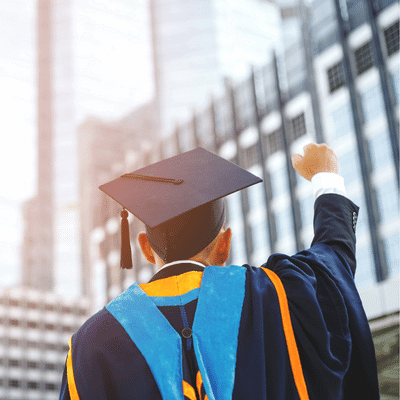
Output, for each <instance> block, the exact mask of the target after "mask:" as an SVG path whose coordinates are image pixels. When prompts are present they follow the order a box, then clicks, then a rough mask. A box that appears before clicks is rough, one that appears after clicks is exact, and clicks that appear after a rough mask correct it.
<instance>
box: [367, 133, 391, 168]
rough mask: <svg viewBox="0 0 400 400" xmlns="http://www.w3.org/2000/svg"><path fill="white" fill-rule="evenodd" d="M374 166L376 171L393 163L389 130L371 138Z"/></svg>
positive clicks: (370, 144) (370, 146)
mask: <svg viewBox="0 0 400 400" xmlns="http://www.w3.org/2000/svg"><path fill="white" fill-rule="evenodd" d="M369 150H370V153H371V162H372V168H373V169H374V171H376V170H379V169H382V168H384V167H387V166H388V165H390V164H391V163H393V157H392V152H391V145H390V141H389V132H387V131H385V132H383V133H381V134H380V135H377V136H375V137H373V138H372V139H370V140H369Z"/></svg>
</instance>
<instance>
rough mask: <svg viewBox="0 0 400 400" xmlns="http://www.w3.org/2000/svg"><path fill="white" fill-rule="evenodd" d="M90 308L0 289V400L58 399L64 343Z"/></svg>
mask: <svg viewBox="0 0 400 400" xmlns="http://www.w3.org/2000/svg"><path fill="white" fill-rule="evenodd" d="M89 309H90V304H89V302H88V301H87V300H85V299H83V298H77V299H75V300H73V301H70V300H66V299H65V298H61V297H60V296H56V295H55V294H54V293H51V292H44V291H38V290H35V289H31V288H27V287H10V288H7V289H5V288H2V289H0V399H2V400H21V399H38V400H39V399H40V400H42V399H43V400H44V399H47V400H50V399H58V398H59V393H60V386H61V376H62V371H63V370H64V365H65V361H66V357H67V353H68V341H69V338H70V337H71V336H72V334H73V333H74V332H76V330H77V329H78V327H79V326H80V325H81V324H82V323H83V322H84V321H85V319H86V318H87V315H88V313H89Z"/></svg>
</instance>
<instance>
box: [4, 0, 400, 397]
mask: <svg viewBox="0 0 400 400" xmlns="http://www.w3.org/2000/svg"><path fill="white" fill-rule="evenodd" d="M12 4H15V5H13V6H10V5H8V6H7V10H6V11H7V12H8V13H9V14H7V15H10V16H11V17H10V18H16V17H17V15H18V12H17V11H16V10H18V9H19V8H21V7H24V6H25V4H24V1H23V0H20V1H19V2H15V3H14V2H13V3H12ZM2 7H4V6H2ZM13 7H15V9H14V8H13ZM28 10H30V12H31V13H32V12H33V10H32V9H29V8H28ZM399 11H400V8H399V2H398V1H394V0H368V1H346V0H308V1H306V0H304V1H302V0H276V1H267V0H247V1H245V0H236V1H229V2H228V1H227V0H204V1H201V2H199V1H185V2H182V1H178V0H173V1H167V0H140V1H135V2H130V1H127V0H119V1H114V2H105V1H100V0H97V1H90V2H89V1H86V0H85V1H79V2H72V1H61V0H53V1H50V0H37V12H36V24H37V27H38V28H37V49H36V50H35V52H34V51H33V49H32V43H31V46H30V47H29V51H30V53H29V51H28V52H26V48H25V49H24V51H25V52H26V54H28V55H30V57H31V58H28V57H27V56H24V58H23V57H21V56H20V55H15V57H14V55H13V57H14V58H11V59H10V60H7V62H8V64H7V63H6V64H5V65H6V66H7V65H9V66H12V65H13V64H14V63H15V65H16V66H17V72H16V73H15V74H16V75H15V78H13V79H16V77H17V76H24V77H25V78H24V79H25V80H24V86H22V85H20V86H21V87H23V88H24V89H26V87H29V85H28V84H27V82H28V81H33V77H34V76H31V75H29V79H28V78H26V77H28V73H27V72H26V69H27V65H28V64H29V61H30V60H31V59H32V54H36V53H37V74H36V75H37V76H36V85H37V86H36V87H37V94H38V96H37V102H36V103H35V104H36V105H37V110H38V113H37V118H36V120H37V132H38V157H37V158H38V161H37V169H38V179H37V182H38V183H37V192H36V196H34V197H33V198H31V199H30V200H28V201H26V202H25V203H24V205H23V219H24V223H25V229H24V234H23V244H22V246H21V273H20V279H19V280H18V279H14V281H13V282H14V284H15V285H14V288H9V289H7V290H5V291H3V292H1V293H2V296H3V297H1V296H0V298H1V299H2V301H1V304H2V305H1V306H0V342H1V343H0V361H1V362H0V399H2V398H4V399H20V398H38V399H39V398H41V399H42V398H43V399H44V398H46V399H50V398H57V397H58V395H57V393H58V388H59V382H60V380H61V372H60V371H61V368H62V367H61V364H63V362H64V361H65V356H66V350H67V348H66V347H65V346H66V344H67V341H68V338H69V336H70V335H71V334H72V332H74V331H75V330H76V329H77V327H78V326H79V325H80V324H81V323H82V321H83V320H84V318H85V315H88V313H92V312H94V311H97V310H98V309H100V308H101V307H103V306H104V305H105V304H106V303H107V302H108V301H109V300H111V298H113V297H115V296H116V295H118V294H119V293H121V292H122V291H123V290H125V289H126V288H127V287H128V286H129V285H130V284H132V283H133V282H134V281H139V282H145V281H148V280H149V279H150V277H151V276H152V274H153V273H154V272H155V271H154V266H153V265H150V264H148V263H147V261H146V260H145V259H144V258H143V257H142V256H141V253H140V250H139V248H138V245H137V240H136V237H137V234H138V233H139V232H140V231H141V230H143V225H142V223H141V222H140V221H138V220H137V219H136V218H133V217H132V216H130V217H129V221H130V231H131V247H132V253H133V264H134V268H133V269H132V270H129V271H127V270H122V269H120V268H119V253H120V223H119V222H120V217H119V213H120V211H121V207H119V206H118V204H116V203H115V202H114V201H112V200H111V199H109V198H108V197H107V196H105V195H103V194H102V193H101V192H100V191H99V189H98V186H100V185H101V184H103V183H105V182H107V181H109V180H111V179H113V178H115V177H117V176H119V175H122V173H125V172H130V171H134V170H135V169H137V168H140V167H142V166H144V165H148V164H151V163H153V162H156V161H158V160H161V159H164V158H168V157H170V156H173V155H176V154H179V153H181V152H184V151H187V150H190V149H192V148H195V147H197V146H202V147H204V148H206V149H208V150H211V151H213V152H215V153H217V154H219V155H221V156H222V157H224V158H226V159H228V160H231V161H233V162H235V163H237V164H239V165H241V166H242V167H243V168H246V169H248V170H249V171H251V172H253V173H254V174H256V175H258V176H260V177H262V178H263V181H264V182H263V183H262V184H260V185H255V186H253V187H251V188H249V189H247V190H245V191H242V192H240V193H235V194H233V195H231V196H229V197H228V198H227V204H228V223H229V225H230V226H231V227H232V229H233V238H232V240H233V242H232V247H231V250H232V252H231V256H230V260H229V262H230V263H234V264H243V263H250V264H253V265H260V264H262V263H264V262H265V261H266V260H267V258H268V256H269V255H270V254H271V253H274V252H283V253H289V254H292V253H295V252H296V251H299V250H302V249H303V248H306V247H308V246H309V245H310V243H311V240H312V237H313V227H312V217H313V198H312V190H311V185H310V184H309V183H308V182H307V181H306V180H304V179H303V178H301V177H299V176H298V175H296V174H295V171H294V170H293V169H292V167H291V162H290V155H291V154H292V153H293V152H301V150H302V147H303V146H304V145H305V144H307V143H309V142H310V141H317V142H326V143H328V145H329V146H331V147H332V148H334V149H335V151H336V152H337V154H338V156H339V161H340V171H339V172H340V174H341V175H342V176H344V178H345V183H346V188H347V192H348V196H349V197H350V198H351V199H352V200H353V201H354V202H355V203H356V204H358V205H359V206H360V207H361V209H360V215H359V221H358V224H357V258H358V267H357V273H356V277H355V281H356V285H357V287H358V289H359V291H360V294H361V298H362V301H363V304H364V306H365V309H366V312H367V316H368V318H369V320H370V324H371V329H372V330H373V335H374V340H375V345H376V351H377V357H378V370H379V374H380V375H379V377H380V384H381V394H382V399H397V398H398V395H399V393H398V383H399V379H398V345H399V333H398V327H399V296H398V293H399V288H398V283H399V262H400V260H399V258H400V254H399V253H400V246H399V222H400V220H399V208H398V205H399V203H398V195H399V160H398V137H399V136H398V124H399V93H398V86H399V67H400V60H399ZM34 14H35V13H34ZM30 18H31V19H30V21H31V20H32V19H34V17H30ZM5 71H6V73H8V74H10V76H14V75H12V74H13V72H11V71H12V69H11V68H8V69H7V68H6V69H5ZM24 73H25V75H24ZM21 93H22V91H21ZM23 93H24V97H23V99H22V101H23V102H24V104H30V103H32V102H34V98H33V96H32V93H31V92H29V91H26V90H24V91H23ZM33 120H34V118H33ZM16 124H17V122H16ZM16 126H20V125H16ZM19 129H21V128H19ZM3 203H4V204H5V203H7V202H6V201H5V200H4V201H2V199H1V196H0V206H2V205H3ZM0 211H1V207H0ZM6 217H7V216H6ZM3 236H4V237H5V235H3ZM5 243H6V242H5V239H3V241H2V243H0V244H1V245H2V248H3V250H6V251H8V247H7V246H6V245H5ZM0 257H3V259H1V258H0V260H5V258H4V255H3V256H1V255H0ZM10 258H11V256H10ZM3 264H4V263H3ZM4 265H9V264H4ZM4 271H6V269H4ZM21 288H23V289H22V290H21ZM28 288H29V289H28ZM31 297H32V299H33V300H32V299H31ZM33 304H35V306H33ZM32 307H33V308H32ZM51 307H54V308H52V309H51V310H50V308H51ZM31 309H32V310H35V311H34V313H33V314H35V315H34V316H31V314H32V312H31V311H30V310H31ZM67 310H69V311H68V312H67ZM33 314H32V315H33ZM47 314H49V315H47ZM50 314H51V315H50ZM66 314H68V317H66ZM32 318H33V319H35V318H36V319H35V320H34V321H33V319H32ZM63 321H69V322H68V323H67V322H63ZM33 322H34V323H33ZM21 332H22V333H24V334H25V333H27V334H28V337H25V338H21V336H22V333H21ZM30 336H32V339H30ZM67 336H68V337H67ZM41 337H45V338H46V340H44V341H43V340H42V341H40V340H39V339H38V338H41ZM47 337H48V340H47ZM34 338H36V339H34ZM35 340H36V342H35ZM33 342H35V343H36V344H35V345H33V344H32V343H33ZM46 343H47V344H46ZM1 346H2V347H1ZM35 346H36V350H32V351H31V350H29V349H30V348H32V349H34V347H35ZM46 346H47V347H46ZM14 348H15V349H14ZM37 349H39V350H37ZM35 351H36V352H35ZM50 353H51V354H50ZM53 353H54V354H53ZM35 354H36V355H35ZM35 357H36V358H37V359H36V358H35ZM46 360H47V361H46ZM51 360H53V361H51ZM35 363H36V364H35ZM47 364H52V365H53V364H54V368H53V367H51V368H50V367H48V368H47V367H46V365H47ZM33 365H34V366H35V367H32V366H33ZM49 370H50V371H52V372H48V371H49ZM32 371H33V372H32ZM35 371H36V372H35ZM46 371H47V372H46ZM54 371H57V374H58V376H59V380H58V381H57V379H56V378H55V377H52V376H53V375H52V376H50V375H51V374H55V372H54ZM32 374H33V375H34V377H33V375H32ZM31 375H32V376H31ZM47 375H49V377H48V376H47ZM32 382H33V383H32ZM35 382H36V383H35Z"/></svg>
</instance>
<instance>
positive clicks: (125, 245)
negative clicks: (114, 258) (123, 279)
mask: <svg viewBox="0 0 400 400" xmlns="http://www.w3.org/2000/svg"><path fill="white" fill-rule="evenodd" d="M121 218H122V220H121V262H120V265H121V268H124V269H132V250H131V240H130V236H129V222H128V211H126V210H125V208H124V209H123V210H122V211H121Z"/></svg>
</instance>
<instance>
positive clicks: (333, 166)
mask: <svg viewBox="0 0 400 400" xmlns="http://www.w3.org/2000/svg"><path fill="white" fill-rule="evenodd" d="M303 150H304V156H301V155H300V154H293V155H292V164H293V168H294V169H295V170H296V171H297V172H298V173H299V174H300V175H301V176H302V177H303V178H306V179H307V180H309V181H310V180H311V178H312V177H313V176H314V175H315V174H317V173H318V172H333V173H335V174H337V173H338V170H339V163H338V157H337V155H336V154H335V153H334V152H333V150H332V149H331V148H330V147H328V146H327V145H326V144H325V143H323V144H316V143H310V144H307V145H306V146H304V147H303Z"/></svg>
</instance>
